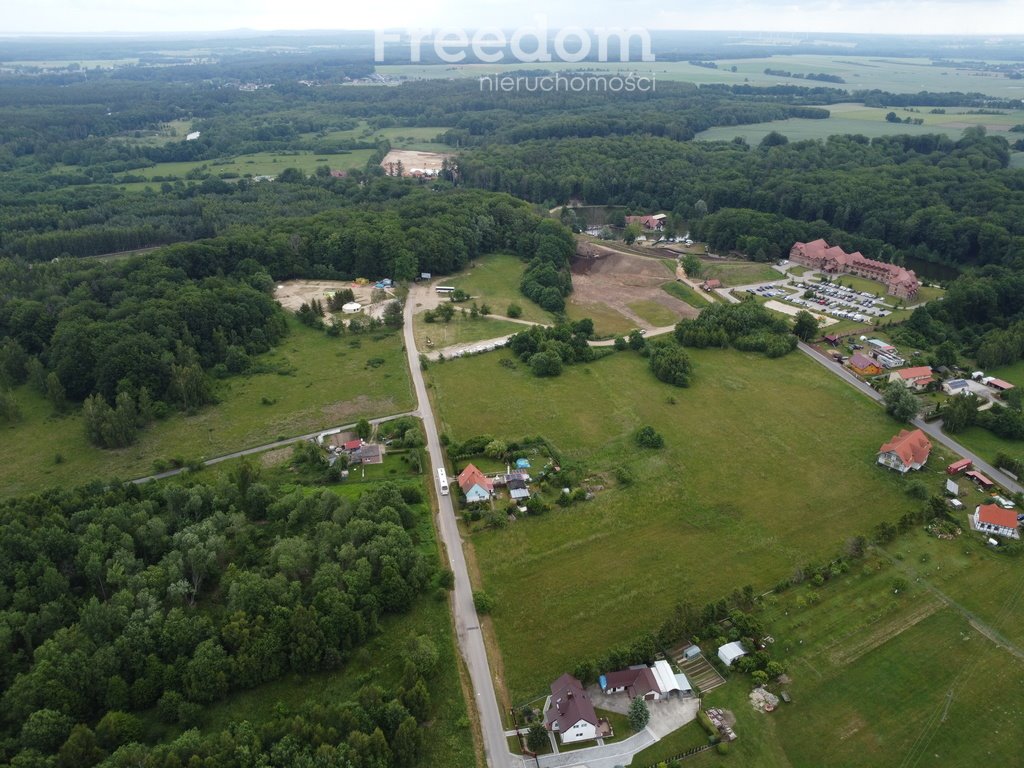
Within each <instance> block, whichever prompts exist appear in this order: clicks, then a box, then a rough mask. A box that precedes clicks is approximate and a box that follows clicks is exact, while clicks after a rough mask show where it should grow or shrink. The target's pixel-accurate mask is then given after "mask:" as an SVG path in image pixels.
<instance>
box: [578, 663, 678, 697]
mask: <svg viewBox="0 0 1024 768" xmlns="http://www.w3.org/2000/svg"><path fill="white" fill-rule="evenodd" d="M598 683H599V684H600V686H601V690H602V691H603V692H604V693H625V694H626V695H627V696H629V698H631V699H635V698H638V697H639V698H643V699H647V700H648V701H660V700H662V699H667V698H669V697H670V696H672V695H676V696H687V695H693V686H692V685H690V681H689V680H687V679H686V675H683V674H677V673H675V672H673V671H672V667H671V666H670V665H669V663H668V662H667V661H665V660H664V659H659V660H658V661H656V662H654V664H652V665H651V666H649V667H646V666H643V665H642V664H641V665H637V666H633V667H630V668H629V669H622V670H619V671H617V672H609V673H608V674H607V675H601V677H600V679H599V680H598Z"/></svg>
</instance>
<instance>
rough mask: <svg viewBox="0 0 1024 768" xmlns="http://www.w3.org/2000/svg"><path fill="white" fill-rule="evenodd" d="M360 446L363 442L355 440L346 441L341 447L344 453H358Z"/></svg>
mask: <svg viewBox="0 0 1024 768" xmlns="http://www.w3.org/2000/svg"><path fill="white" fill-rule="evenodd" d="M362 446H363V441H362V440H359V439H356V440H349V441H347V442H346V443H345V444H344V445H342V446H341V447H342V448H344V449H345V450H346V451H358V450H359V449H360V448H362Z"/></svg>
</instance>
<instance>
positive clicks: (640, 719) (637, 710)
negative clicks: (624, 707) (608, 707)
mask: <svg viewBox="0 0 1024 768" xmlns="http://www.w3.org/2000/svg"><path fill="white" fill-rule="evenodd" d="M628 717H629V724H630V726H631V727H632V728H633V730H634V731H635V732H637V733H639V732H640V731H642V730H643V729H644V728H646V727H647V723H648V722H650V720H651V712H650V710H648V709H647V702H646V701H645V700H644V698H643V696H637V697H636V698H635V699H633V701H631V702H630V704H629V712H628Z"/></svg>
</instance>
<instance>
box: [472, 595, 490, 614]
mask: <svg viewBox="0 0 1024 768" xmlns="http://www.w3.org/2000/svg"><path fill="white" fill-rule="evenodd" d="M473 605H474V606H475V607H476V612H477V613H480V614H488V613H491V612H492V611H493V610H494V598H493V597H491V596H490V595H489V594H487V593H486V592H484V591H483V590H482V589H481V590H474V591H473Z"/></svg>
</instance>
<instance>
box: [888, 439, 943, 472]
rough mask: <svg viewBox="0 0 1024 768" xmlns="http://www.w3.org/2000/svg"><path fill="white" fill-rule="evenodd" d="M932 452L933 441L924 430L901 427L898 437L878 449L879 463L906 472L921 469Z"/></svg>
mask: <svg viewBox="0 0 1024 768" xmlns="http://www.w3.org/2000/svg"><path fill="white" fill-rule="evenodd" d="M931 452H932V441H931V440H929V439H928V437H927V436H926V435H925V433H924V432H922V431H921V430H920V429H915V430H914V431H913V432H911V431H909V430H906V429H901V430H900V433H899V434H898V435H896V437H894V438H893V439H892V440H890V441H889V442H888V443H884V444H883V445H882V447H881V448H880V449H879V450H878V463H879V464H881V465H882V466H883V467H889V469H895V470H896V471H897V472H902V473H904V474H905V473H907V472H909V471H910V470H912V469H913V470H918V469H921V467H923V466H924V465H925V462H927V461H928V456H929V454H931Z"/></svg>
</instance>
